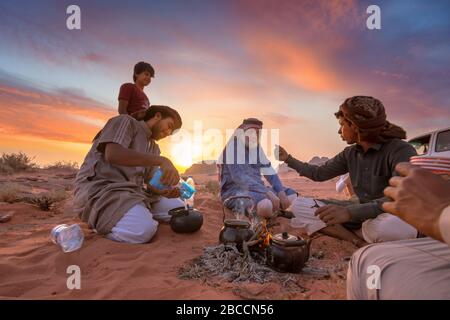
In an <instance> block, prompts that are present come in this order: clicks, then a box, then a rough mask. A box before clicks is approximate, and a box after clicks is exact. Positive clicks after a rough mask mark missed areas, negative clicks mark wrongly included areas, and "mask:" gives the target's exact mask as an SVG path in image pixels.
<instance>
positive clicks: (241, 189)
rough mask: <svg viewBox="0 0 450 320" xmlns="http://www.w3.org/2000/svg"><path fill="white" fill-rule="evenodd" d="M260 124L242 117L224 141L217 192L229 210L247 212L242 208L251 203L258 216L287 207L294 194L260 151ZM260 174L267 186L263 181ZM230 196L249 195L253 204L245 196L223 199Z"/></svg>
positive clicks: (268, 214) (249, 205) (245, 208)
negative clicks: (238, 124) (225, 141)
mask: <svg viewBox="0 0 450 320" xmlns="http://www.w3.org/2000/svg"><path fill="white" fill-rule="evenodd" d="M262 126H263V123H262V121H260V120H258V119H255V118H248V119H244V121H243V122H242V124H241V125H240V126H239V127H238V128H237V129H236V131H235V132H234V134H233V136H232V137H231V138H230V140H229V141H228V143H227V145H226V146H225V149H224V150H223V152H222V154H221V157H220V159H219V162H218V163H219V181H220V195H221V199H222V201H224V203H225V205H226V206H227V207H228V208H229V209H231V210H233V211H236V212H240V211H243V212H241V213H248V212H246V210H247V209H249V208H250V207H251V206H252V205H253V206H254V207H255V208H256V213H257V215H258V216H263V217H269V216H271V215H272V214H273V212H274V211H277V210H279V209H286V208H287V207H289V206H290V204H291V202H292V200H293V199H294V198H295V197H296V196H297V193H296V192H295V191H294V190H292V189H290V188H285V187H284V186H283V184H282V183H281V180H280V178H279V177H278V175H277V173H276V171H275V170H274V169H273V168H272V166H271V164H270V161H269V160H268V159H267V157H266V155H265V153H264V151H263V150H262V148H261V145H260V137H261V132H260V130H261V129H262ZM262 176H264V178H265V179H266V180H267V182H268V183H269V184H270V187H268V186H266V185H265V184H264V182H263V180H262ZM233 196H244V197H250V198H251V200H252V202H253V203H248V201H247V200H245V199H235V200H230V201H225V200H227V199H228V198H230V197H233ZM239 200H241V201H243V203H242V205H240V204H239V202H238V201H239ZM237 206H240V207H241V208H238V207H237Z"/></svg>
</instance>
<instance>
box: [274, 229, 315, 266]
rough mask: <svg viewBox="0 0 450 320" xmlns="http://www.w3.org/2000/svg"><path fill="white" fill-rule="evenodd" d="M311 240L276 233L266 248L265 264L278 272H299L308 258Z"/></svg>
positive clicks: (285, 233) (284, 233)
mask: <svg viewBox="0 0 450 320" xmlns="http://www.w3.org/2000/svg"><path fill="white" fill-rule="evenodd" d="M310 246H311V240H309V239H307V240H305V239H302V238H300V237H297V236H293V235H290V234H288V233H287V232H283V233H279V234H276V235H274V236H273V237H272V239H271V240H270V245H269V246H268V247H267V249H266V257H267V264H268V265H269V266H270V267H272V268H273V269H275V270H276V271H279V272H290V273H299V272H300V271H301V270H302V269H303V267H304V266H305V263H306V262H307V261H308V259H309V251H310Z"/></svg>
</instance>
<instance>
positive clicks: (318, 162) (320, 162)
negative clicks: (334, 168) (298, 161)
mask: <svg viewBox="0 0 450 320" xmlns="http://www.w3.org/2000/svg"><path fill="white" fill-rule="evenodd" d="M328 160H330V159H328V158H327V157H317V156H315V157H313V158H312V159H311V160H309V162H308V163H309V164H314V165H316V166H321V165H323V164H324V163H325V162H327V161H328Z"/></svg>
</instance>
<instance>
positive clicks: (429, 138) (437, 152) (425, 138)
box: [408, 127, 450, 159]
mask: <svg viewBox="0 0 450 320" xmlns="http://www.w3.org/2000/svg"><path fill="white" fill-rule="evenodd" d="M408 142H409V143H410V144H411V145H412V146H413V147H414V148H415V149H416V151H417V155H418V157H423V158H428V157H436V158H448V159H450V127H448V128H445V129H440V130H435V131H433V132H429V133H426V134H423V135H420V136H418V137H415V138H412V139H409V140H408Z"/></svg>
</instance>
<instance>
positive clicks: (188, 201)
mask: <svg viewBox="0 0 450 320" xmlns="http://www.w3.org/2000/svg"><path fill="white" fill-rule="evenodd" d="M186 183H187V184H188V185H190V186H191V187H192V189H194V190H195V183H194V179H193V178H192V177H191V176H189V177H188V178H187V179H186ZM185 203H186V205H187V206H189V207H191V208H193V207H194V193H193V194H192V196H191V197H190V198H188V199H186V200H185Z"/></svg>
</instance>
